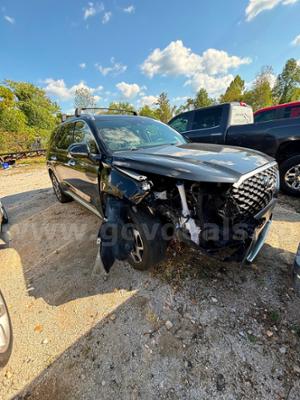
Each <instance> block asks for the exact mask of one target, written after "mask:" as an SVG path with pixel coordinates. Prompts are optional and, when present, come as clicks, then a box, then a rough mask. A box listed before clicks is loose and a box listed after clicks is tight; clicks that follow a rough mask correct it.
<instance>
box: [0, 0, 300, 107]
mask: <svg viewBox="0 0 300 400" xmlns="http://www.w3.org/2000/svg"><path fill="white" fill-rule="evenodd" d="M0 13H1V14H0V37H1V46H0V80H1V81H2V80H3V79H13V80H22V81H30V82H32V83H34V84H37V85H39V86H41V87H43V88H45V89H46V91H47V93H48V94H49V96H50V97H51V98H53V99H55V100H56V101H57V102H58V103H59V104H60V105H61V106H62V108H63V110H64V111H69V110H70V109H71V108H72V107H73V97H74V91H75V89H76V88H77V87H78V86H87V87H89V88H91V90H92V92H93V94H94V96H96V100H97V102H98V104H99V105H103V106H105V105H107V104H108V103H109V102H110V101H121V100H122V101H129V102H131V103H133V104H134V105H135V106H137V107H138V106H140V105H142V104H151V103H152V102H153V101H154V100H155V97H156V96H157V95H158V94H159V93H161V92H162V91H167V92H168V94H169V97H170V98H171V100H172V102H173V103H174V104H178V103H181V102H183V101H184V98H186V97H190V96H193V94H194V93H195V92H196V91H197V89H199V88H200V87H205V88H206V89H207V90H208V92H209V93H210V94H211V95H212V96H218V95H219V94H220V93H222V92H223V91H224V90H225V88H226V87H227V85H228V84H229V83H230V81H231V80H232V78H233V76H234V75H235V74H237V73H239V74H240V75H241V76H242V77H243V78H244V79H245V80H246V82H248V83H249V82H251V81H252V80H253V79H254V78H255V75H256V74H257V73H258V72H259V71H260V69H261V67H262V66H264V65H272V66H273V68H274V72H275V73H278V72H280V71H281V69H282V66H283V64H284V62H285V61H286V60H287V59H288V58H290V57H294V58H296V59H297V60H299V62H300V23H299V21H300V0H210V1H202V0H185V1H182V0H151V1H150V0H103V1H98V2H97V1H93V2H89V1H85V0H76V1H74V0H73V1H72V0H60V1H57V0H43V1H37V0H26V1H22V0H18V1H17V0H0Z"/></svg>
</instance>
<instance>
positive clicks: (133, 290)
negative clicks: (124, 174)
mask: <svg viewBox="0 0 300 400" xmlns="http://www.w3.org/2000/svg"><path fill="white" fill-rule="evenodd" d="M1 173H2V172H1ZM0 193H1V197H3V201H4V204H5V205H6V206H7V208H8V212H9V214H10V216H11V225H10V230H11V234H12V242H11V248H8V249H5V250H1V263H0V274H1V275H0V276H1V290H3V292H4V293H5V295H6V297H7V301H8V304H9V306H10V309H11V312H12V320H13V325H14V333H15V346H14V352H13V356H12V359H11V362H10V364H9V365H8V366H7V367H6V368H5V369H3V370H2V371H0V398H1V399H2V398H3V399H9V398H13V397H15V398H19V399H25V398H26V399H31V400H37V399H46V400H47V399H49V400H50V399H54V398H55V399H82V398H85V399H95V398H98V399H101V400H102V399H110V400H111V399H114V398H122V399H154V398H155V399H199V398H201V399H212V398H213V399H251V400H252V399H253V398H254V399H276V400H277V399H278V400H279V399H289V400H296V399H298V398H299V390H300V384H299V382H300V312H299V309H300V300H299V298H297V297H296V296H295V293H294V292H293V289H292V288H291V281H290V278H289V268H290V264H291V262H292V260H293V257H294V253H295V251H296V248H297V245H298V242H299V238H300V214H299V200H298V199H292V200H291V198H287V197H285V196H280V200H279V204H278V205H277V207H276V210H275V214H274V222H273V225H272V230H271V232H270V235H269V237H268V240H267V244H266V245H265V246H264V248H263V250H262V252H261V254H260V256H259V257H258V259H257V261H256V262H255V264H254V265H252V266H244V267H242V268H241V267H240V266H239V265H236V264H227V265H225V264H223V263H220V262H216V261H215V260H212V259H210V258H207V257H205V256H203V255H202V254H200V253H199V252H198V251H195V250H191V249H189V248H187V247H186V246H178V245H176V246H172V247H171V248H170V249H169V258H168V260H167V261H166V262H164V263H162V264H161V265H160V266H157V267H156V268H155V269H154V270H153V271H150V272H145V273H141V272H137V271H134V270H133V269H132V268H130V267H129V266H128V265H127V264H125V263H118V264H116V265H115V266H114V268H113V269H112V271H111V273H110V276H109V279H108V280H107V281H103V280H101V279H95V278H94V277H92V275H91V271H92V267H93V262H94V259H95V255H96V246H95V238H96V234H97V229H98V225H99V221H98V219H97V218H96V217H94V216H93V215H91V214H90V213H89V212H87V211H85V210H84V209H83V208H82V207H81V206H79V205H78V204H76V203H74V202H73V203H69V204H64V205H61V204H58V203H57V202H56V200H55V198H54V195H53V193H52V190H51V188H50V181H49V178H48V175H47V171H46V170H45V169H43V168H36V169H32V168H30V169H29V170H28V169H26V168H25V169H24V170H23V171H22V172H21V173H20V172H18V173H13V172H12V171H5V173H4V174H2V175H1V176H0Z"/></svg>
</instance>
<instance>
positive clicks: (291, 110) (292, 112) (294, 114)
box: [284, 106, 300, 118]
mask: <svg viewBox="0 0 300 400" xmlns="http://www.w3.org/2000/svg"><path fill="white" fill-rule="evenodd" d="M298 117H300V106H293V107H286V108H285V112H284V118H298Z"/></svg>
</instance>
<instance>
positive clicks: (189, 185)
mask: <svg viewBox="0 0 300 400" xmlns="http://www.w3.org/2000/svg"><path fill="white" fill-rule="evenodd" d="M278 183H279V181H278V168H277V165H276V163H270V164H269V165H268V166H266V167H264V168H261V169H260V170H259V171H254V173H252V174H247V175H245V176H242V177H241V178H240V179H239V181H237V182H236V183H234V184H231V183H216V182H193V181H189V180H180V179H176V178H171V177H166V176H161V175H156V174H151V173H147V176H146V175H143V174H140V173H138V172H137V171H133V170H130V169H126V168H119V167H113V168H112V170H111V171H110V173H109V174H108V175H107V177H106V179H102V180H101V185H102V186H101V193H102V194H104V196H106V210H105V222H104V224H103V225H102V228H101V230H100V232H99V241H100V243H101V245H100V246H101V249H100V253H101V257H102V260H103V263H104V267H105V269H106V271H108V270H109V269H110V267H111V265H112V264H113V262H114V260H115V259H126V258H130V257H131V255H132V254H133V253H134V252H135V251H136V249H135V246H137V239H136V231H137V230H139V231H141V229H142V230H143V232H139V234H140V239H139V243H138V244H139V246H140V248H142V246H144V247H143V249H144V250H143V251H144V253H143V254H144V255H145V254H146V256H147V254H148V253H149V251H150V252H151V251H153V252H154V253H155V254H156V255H157V254H158V253H159V257H158V256H157V257H154V256H152V257H150V256H149V255H148V258H149V260H146V261H145V260H144V264H145V263H146V264H147V263H148V264H151V263H153V262H154V260H156V261H160V259H161V258H162V252H163V250H160V249H163V246H161V247H159V248H158V247H157V241H160V242H164V243H165V244H167V243H168V242H169V241H170V239H173V238H176V239H178V240H180V241H184V242H186V243H188V244H190V245H191V246H194V247H196V248H198V249H200V250H202V251H204V252H205V253H207V254H210V255H212V256H215V257H218V258H219V259H222V260H224V261H238V262H244V261H249V262H252V261H253V260H254V258H255V257H256V255H257V254H258V252H259V250H260V248H261V247H262V245H263V243H264V239H265V237H266V234H267V231H268V229H269V227H270V224H271V219H272V210H273V208H274V205H275V196H276V194H277V191H278ZM139 215H141V216H142V222H143V223H144V225H147V226H146V227H145V226H144V227H142V224H141V221H139V220H138V216H139ZM153 221H155V223H156V225H157V232H158V233H157V232H156V233H155V234H154V235H153V232H152V236H151V237H150V236H149V237H147V234H146V233H145V231H146V230H147V229H145V228H149V225H151V227H152V225H153V226H154V223H153ZM109 226H110V227H112V226H113V227H114V229H112V228H111V229H110V231H109V229H108V227H109ZM107 232H110V233H109V234H107ZM148 234H149V232H148ZM149 235H150V234H149ZM149 249H150V250H149ZM151 249H152V250H151ZM146 256H145V257H146ZM144 264H143V265H144ZM150 266H151V265H148V267H150ZM140 269H146V268H140Z"/></svg>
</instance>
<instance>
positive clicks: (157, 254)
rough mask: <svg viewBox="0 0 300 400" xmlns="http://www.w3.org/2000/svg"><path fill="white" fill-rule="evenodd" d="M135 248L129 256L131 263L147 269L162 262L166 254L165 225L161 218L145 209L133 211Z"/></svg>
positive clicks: (131, 214)
mask: <svg viewBox="0 0 300 400" xmlns="http://www.w3.org/2000/svg"><path fill="white" fill-rule="evenodd" d="M130 221H131V223H132V225H133V227H132V230H133V232H132V233H133V238H134V249H133V250H132V252H131V253H130V255H129V257H128V262H129V264H130V265H131V266H132V267H133V268H135V269H138V270H141V271H145V270H147V269H149V268H151V267H153V266H154V265H155V264H158V263H159V262H161V261H162V260H163V259H164V257H165V254H166V249H167V241H166V240H165V239H164V238H163V234H162V232H163V227H162V224H161V222H160V220H159V219H157V218H154V217H152V216H150V215H148V214H146V213H145V212H143V211H137V212H134V211H131V212H130Z"/></svg>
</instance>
